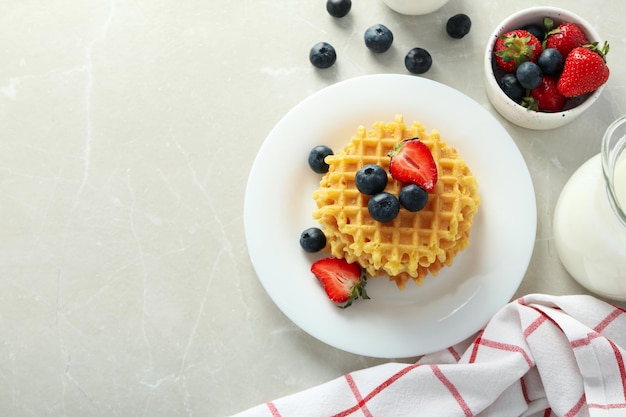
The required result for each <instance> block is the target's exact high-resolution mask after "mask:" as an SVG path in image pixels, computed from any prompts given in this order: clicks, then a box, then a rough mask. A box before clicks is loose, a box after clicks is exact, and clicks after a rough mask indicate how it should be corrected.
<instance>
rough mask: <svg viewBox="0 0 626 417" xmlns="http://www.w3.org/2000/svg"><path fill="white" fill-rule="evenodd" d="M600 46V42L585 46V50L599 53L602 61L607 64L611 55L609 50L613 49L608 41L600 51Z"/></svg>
mask: <svg viewBox="0 0 626 417" xmlns="http://www.w3.org/2000/svg"><path fill="white" fill-rule="evenodd" d="M598 44H599V42H592V43H590V44H589V45H584V46H583V48H586V49H589V50H590V51H593V52H595V53H597V54H598V55H600V56H601V57H602V60H603V61H604V62H606V56H607V54H608V53H609V49H611V48H610V46H609V43H608V42H607V41H604V44H603V45H602V48H600V49H598Z"/></svg>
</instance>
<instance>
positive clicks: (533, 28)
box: [520, 23, 546, 42]
mask: <svg viewBox="0 0 626 417" xmlns="http://www.w3.org/2000/svg"><path fill="white" fill-rule="evenodd" d="M520 29H522V30H525V31H528V32H530V33H531V34H533V35H535V37H536V38H537V39H539V41H540V42H541V41H543V38H544V37H545V36H546V30H545V28H544V27H543V26H542V25H540V24H539V23H529V24H527V25H524V26H522V27H521V28H520Z"/></svg>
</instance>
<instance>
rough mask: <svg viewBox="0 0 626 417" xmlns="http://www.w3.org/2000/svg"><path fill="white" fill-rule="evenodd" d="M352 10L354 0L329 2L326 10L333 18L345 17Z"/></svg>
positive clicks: (328, 0) (332, 0)
mask: <svg viewBox="0 0 626 417" xmlns="http://www.w3.org/2000/svg"><path fill="white" fill-rule="evenodd" d="M351 8H352V0H327V1H326V10H327V11H328V14H330V15H331V16H332V17H344V16H345V15H347V14H348V12H349V11H350V9H351Z"/></svg>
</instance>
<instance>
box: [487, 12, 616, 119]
mask: <svg viewBox="0 0 626 417" xmlns="http://www.w3.org/2000/svg"><path fill="white" fill-rule="evenodd" d="M544 17H549V18H551V19H552V20H554V25H555V27H556V26H557V25H559V24H561V23H564V22H572V23H576V24H577V25H579V26H580V28H581V29H582V31H583V32H584V33H585V35H586V36H587V39H588V40H589V42H594V41H598V42H600V41H601V40H600V36H599V35H598V33H597V32H596V30H595V29H594V28H593V27H592V26H591V25H590V24H589V22H587V21H586V20H585V19H583V18H582V17H580V16H578V15H576V14H574V13H572V12H570V11H567V10H563V9H559V8H556V7H531V8H528V9H524V10H520V11H519V12H517V13H514V14H512V15H511V16H509V17H507V18H506V19H505V20H504V21H502V23H500V24H499V25H498V27H497V28H496V29H495V30H494V31H493V33H492V34H491V36H490V38H489V41H488V42H487V48H486V49H485V58H484V77H485V89H486V90H487V97H488V98H489V101H490V102H491V104H492V105H493V107H494V108H495V109H496V110H497V111H498V112H499V113H500V114H501V115H502V116H503V117H504V118H506V119H507V120H508V121H510V122H511V123H515V124H516V125H518V126H522V127H525V128H528V129H535V130H546V129H554V128H557V127H560V126H564V125H566V124H567V123H569V122H571V121H572V120H574V119H575V118H576V117H578V116H580V115H581V114H583V113H584V112H585V111H586V110H587V109H588V108H589V107H591V106H592V105H593V103H595V102H596V100H597V99H598V97H600V94H601V93H602V90H604V85H603V86H602V87H600V88H598V89H597V90H596V91H594V92H592V93H589V94H586V95H583V96H581V97H577V98H574V99H570V100H568V103H567V105H566V110H564V111H561V112H557V113H546V112H537V111H532V110H528V109H526V108H525V107H522V106H521V105H519V104H517V103H515V102H514V101H513V100H511V99H510V98H509V97H508V96H507V95H506V94H504V92H503V91H502V89H501V88H500V86H499V85H498V82H497V81H496V77H495V75H494V68H495V62H494V59H493V46H494V44H495V42H496V39H497V38H498V37H499V36H500V35H502V34H504V33H506V32H508V31H510V30H514V29H519V28H520V27H522V26H524V25H526V24H528V23H531V22H536V23H541V22H542V21H543V18H544ZM605 85H606V84H605Z"/></svg>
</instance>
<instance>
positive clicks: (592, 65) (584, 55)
mask: <svg viewBox="0 0 626 417" xmlns="http://www.w3.org/2000/svg"><path fill="white" fill-rule="evenodd" d="M608 52H609V45H608V44H607V43H606V42H605V43H604V45H603V46H602V48H601V49H598V48H597V43H593V44H591V45H586V46H584V47H582V46H579V47H576V48H574V49H572V51H571V52H570V53H569V55H567V58H565V64H564V66H563V72H562V73H561V77H560V78H559V82H558V85H557V88H558V90H559V92H560V93H561V94H563V95H564V96H565V97H577V96H580V95H582V94H585V93H590V92H592V91H595V90H597V89H598V88H599V87H601V86H602V85H603V84H604V83H606V82H607V80H608V79H609V67H608V66H607V65H606V54H607V53H608Z"/></svg>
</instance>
